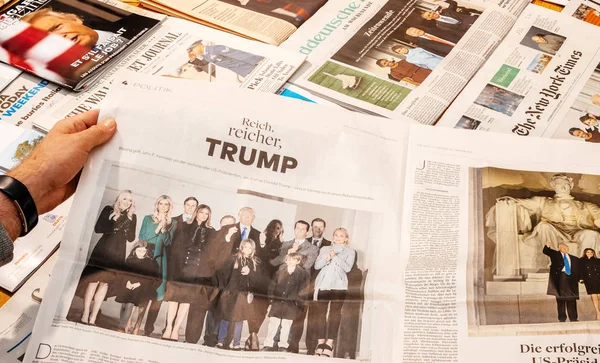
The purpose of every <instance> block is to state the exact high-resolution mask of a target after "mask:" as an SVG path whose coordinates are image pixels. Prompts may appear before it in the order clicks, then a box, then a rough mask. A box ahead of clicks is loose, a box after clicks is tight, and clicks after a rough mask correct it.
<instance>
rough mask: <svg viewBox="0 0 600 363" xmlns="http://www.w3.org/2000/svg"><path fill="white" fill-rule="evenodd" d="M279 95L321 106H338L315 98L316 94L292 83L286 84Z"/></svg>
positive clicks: (278, 92)
mask: <svg viewBox="0 0 600 363" xmlns="http://www.w3.org/2000/svg"><path fill="white" fill-rule="evenodd" d="M277 94H278V95H280V96H284V97H289V98H296V99H299V100H303V101H307V102H311V103H318V104H319V105H331V106H337V105H336V104H335V103H333V102H331V101H328V100H326V99H324V98H321V97H318V96H315V95H314V94H312V93H310V92H308V91H306V90H304V89H302V88H300V87H297V86H294V85H293V84H291V83H286V84H285V85H283V87H281V89H280V90H279V91H277Z"/></svg>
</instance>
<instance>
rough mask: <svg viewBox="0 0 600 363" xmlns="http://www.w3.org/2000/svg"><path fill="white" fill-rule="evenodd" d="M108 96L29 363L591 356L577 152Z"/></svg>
mask: <svg viewBox="0 0 600 363" xmlns="http://www.w3.org/2000/svg"><path fill="white" fill-rule="evenodd" d="M115 82H116V83H118V84H119V86H118V87H119V89H115V90H113V93H112V95H111V96H110V98H109V99H108V100H107V102H106V103H105V104H104V105H105V106H103V108H102V110H101V117H108V116H111V117H115V118H116V119H117V120H118V122H119V129H118V133H117V135H116V137H115V138H113V140H111V141H110V142H109V143H108V144H107V145H106V146H105V147H103V148H101V149H99V150H97V151H96V152H94V153H93V155H92V156H91V159H90V160H89V161H88V163H87V164H86V167H85V168H84V172H83V175H82V177H81V181H80V184H79V189H78V191H77V193H76V196H75V201H74V206H73V213H72V215H71V218H70V221H69V224H68V227H67V230H66V232H65V238H64V242H63V246H62V248H61V253H60V256H59V262H58V263H57V265H56V269H55V271H54V273H53V276H52V279H51V281H50V285H49V286H48V289H47V293H46V295H45V298H44V302H43V304H42V307H41V310H40V314H39V315H38V318H37V320H36V324H35V327H34V333H33V335H32V338H31V341H30V345H29V347H28V350H27V355H26V357H25V362H27V363H29V362H36V363H41V362H51V361H59V362H67V363H68V362H92V363H96V362H102V361H111V360H112V361H132V362H154V363H159V362H164V363H167V362H173V361H182V362H186V361H201V360H210V361H211V362H232V361H240V362H244V361H249V360H253V361H254V360H256V359H263V360H266V359H278V360H281V361H289V362H292V361H294V362H295V361H307V362H309V361H322V360H323V358H324V357H333V358H351V359H356V360H358V361H364V362H377V363H379V362H406V363H414V362H435V363H437V362H472V361H473V362H475V361H479V360H480V359H481V357H482V355H485V357H486V358H485V359H486V361H489V362H493V363H501V362H502V363H503V362H506V361H510V362H523V363H526V362H528V363H531V362H534V363H539V362H564V363H566V362H570V363H573V362H578V363H581V362H586V363H587V362H590V363H591V362H595V361H597V359H598V358H599V357H600V346H598V342H597V339H596V338H595V335H594V334H598V333H600V328H599V326H598V322H597V320H596V319H598V318H600V314H599V312H598V311H597V307H596V308H595V307H594V305H593V299H592V298H590V296H593V295H594V294H596V293H597V289H598V282H599V281H600V277H598V276H597V275H593V272H594V271H597V269H596V270H595V268H596V267H597V266H598V264H597V263H598V260H597V259H594V258H592V257H593V255H594V254H595V253H597V252H598V250H599V249H600V230H599V227H598V226H600V206H598V205H597V204H596V203H595V202H594V200H597V199H598V196H599V195H600V190H599V187H598V185H600V177H598V175H600V169H599V168H598V166H597V165H596V163H594V161H593V160H592V159H590V158H581V157H580V155H587V154H589V153H592V152H594V151H595V149H592V148H591V147H590V145H586V144H580V145H577V144H573V143H569V142H567V141H561V140H544V139H537V138H534V139H525V138H523V139H518V138H513V137H510V136H507V135H492V134H481V135H480V136H479V137H477V138H473V137H472V135H473V134H472V133H471V132H469V131H464V130H449V129H444V128H432V127H425V126H419V125H410V126H409V125H408V123H405V122H402V123H399V122H394V121H390V120H385V119H380V118H374V117H372V116H368V115H363V114H358V113H351V112H348V111H346V110H342V109H336V108H331V107H326V106H321V105H311V104H310V103H308V102H304V101H299V100H292V99H287V98H284V97H277V96H273V95H264V94H263V95H261V94H256V93H253V92H248V91H247V90H238V89H231V88H224V87H223V86H222V85H218V84H213V85H210V84H208V83H206V82H189V81H182V80H173V79H165V78H160V77H158V78H157V77H154V78H153V77H147V76H144V77H142V76H140V75H138V74H134V73H131V74H123V78H118V79H115ZM167 96H168V97H169V98H170V100H171V101H170V103H169V108H166V107H164V106H163V103H162V100H164V98H165V97H167ZM230 99H235V100H236V106H237V107H235V108H233V107H230V105H231V103H230ZM173 109H176V110H177V120H176V122H169V123H165V122H164V120H166V119H169V118H172V112H173V111H172V110H173ZM289 110H294V112H289ZM490 146H493V147H490ZM497 150H501V151H502V152H501V153H499V152H498V151H497ZM530 150H536V152H535V153H531V152H529V151H530ZM557 150H560V152H557ZM523 155H527V158H523ZM576 158H577V159H578V162H577V164H574V163H573V160H574V159H576ZM588 160H589V161H588ZM559 251H561V252H562V253H561V252H559ZM563 255H564V256H566V257H563ZM580 281H583V282H584V284H581V283H580ZM201 344H202V345H201ZM294 353H300V355H297V354H294ZM307 354H309V355H307ZM310 354H314V355H310Z"/></svg>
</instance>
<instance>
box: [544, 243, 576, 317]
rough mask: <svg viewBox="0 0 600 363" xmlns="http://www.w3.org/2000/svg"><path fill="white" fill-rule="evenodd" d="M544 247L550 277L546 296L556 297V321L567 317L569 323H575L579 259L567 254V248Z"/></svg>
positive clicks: (564, 246) (560, 246)
mask: <svg viewBox="0 0 600 363" xmlns="http://www.w3.org/2000/svg"><path fill="white" fill-rule="evenodd" d="M549 246H550V245H549V243H548V244H547V245H546V246H544V249H543V252H544V254H545V255H546V256H548V257H550V277H549V278H548V292H547V294H548V295H552V296H555V297H556V306H557V310H558V320H559V321H560V322H564V321H566V320H567V315H568V316H569V320H570V321H577V300H578V299H579V258H577V257H576V256H573V255H570V254H569V246H567V245H566V244H564V243H560V244H559V245H558V251H556V250H553V249H552V248H550V247H549Z"/></svg>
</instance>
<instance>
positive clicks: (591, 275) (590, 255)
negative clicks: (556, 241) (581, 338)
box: [580, 248, 600, 320]
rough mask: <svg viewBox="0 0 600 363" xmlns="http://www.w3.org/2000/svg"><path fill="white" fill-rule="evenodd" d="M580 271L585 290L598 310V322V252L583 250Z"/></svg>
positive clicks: (599, 311)
mask: <svg viewBox="0 0 600 363" xmlns="http://www.w3.org/2000/svg"><path fill="white" fill-rule="evenodd" d="M580 271H581V272H580V273H581V275H580V277H581V280H582V281H583V283H584V285H585V290H586V291H587V293H588V295H590V296H591V298H592V302H593V303H594V308H595V309H596V320H600V298H599V297H600V259H598V258H596V252H595V251H594V250H593V249H591V248H586V249H585V250H583V256H581V270H580Z"/></svg>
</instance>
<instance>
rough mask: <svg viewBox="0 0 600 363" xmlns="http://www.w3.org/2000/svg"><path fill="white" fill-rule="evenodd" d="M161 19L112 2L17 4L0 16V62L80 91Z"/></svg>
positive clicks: (62, 0) (50, 0)
mask: <svg viewBox="0 0 600 363" xmlns="http://www.w3.org/2000/svg"><path fill="white" fill-rule="evenodd" d="M162 19H164V16H163V15H159V14H152V13H151V12H148V11H145V10H140V9H137V8H135V7H132V6H129V5H126V4H123V3H121V2H119V1H115V0H105V1H100V0H80V1H71V0H20V1H17V2H15V3H14V4H12V5H10V6H8V7H7V8H5V9H3V10H2V12H1V13H0V61H2V62H4V63H7V64H10V65H13V66H15V67H17V68H20V69H22V70H24V71H26V72H29V73H33V74H36V75H38V76H40V77H42V78H44V79H47V80H50V81H52V82H56V83H60V84H62V85H64V86H67V87H69V88H72V89H74V90H81V89H83V88H85V87H87V86H88V85H89V84H90V83H92V82H93V81H94V79H95V78H97V77H98V76H99V74H100V73H101V72H102V71H103V70H105V69H106V68H107V67H109V65H108V64H109V63H112V62H113V61H114V59H115V57H117V55H118V54H119V53H121V52H123V51H124V50H126V49H127V48H128V47H130V46H131V45H133V44H135V43H136V42H137V41H139V40H140V39H143V38H144V36H145V35H147V34H148V33H149V32H150V31H151V30H152V29H153V28H154V27H155V26H157V25H158V24H159V23H160V21H161V20H162Z"/></svg>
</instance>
